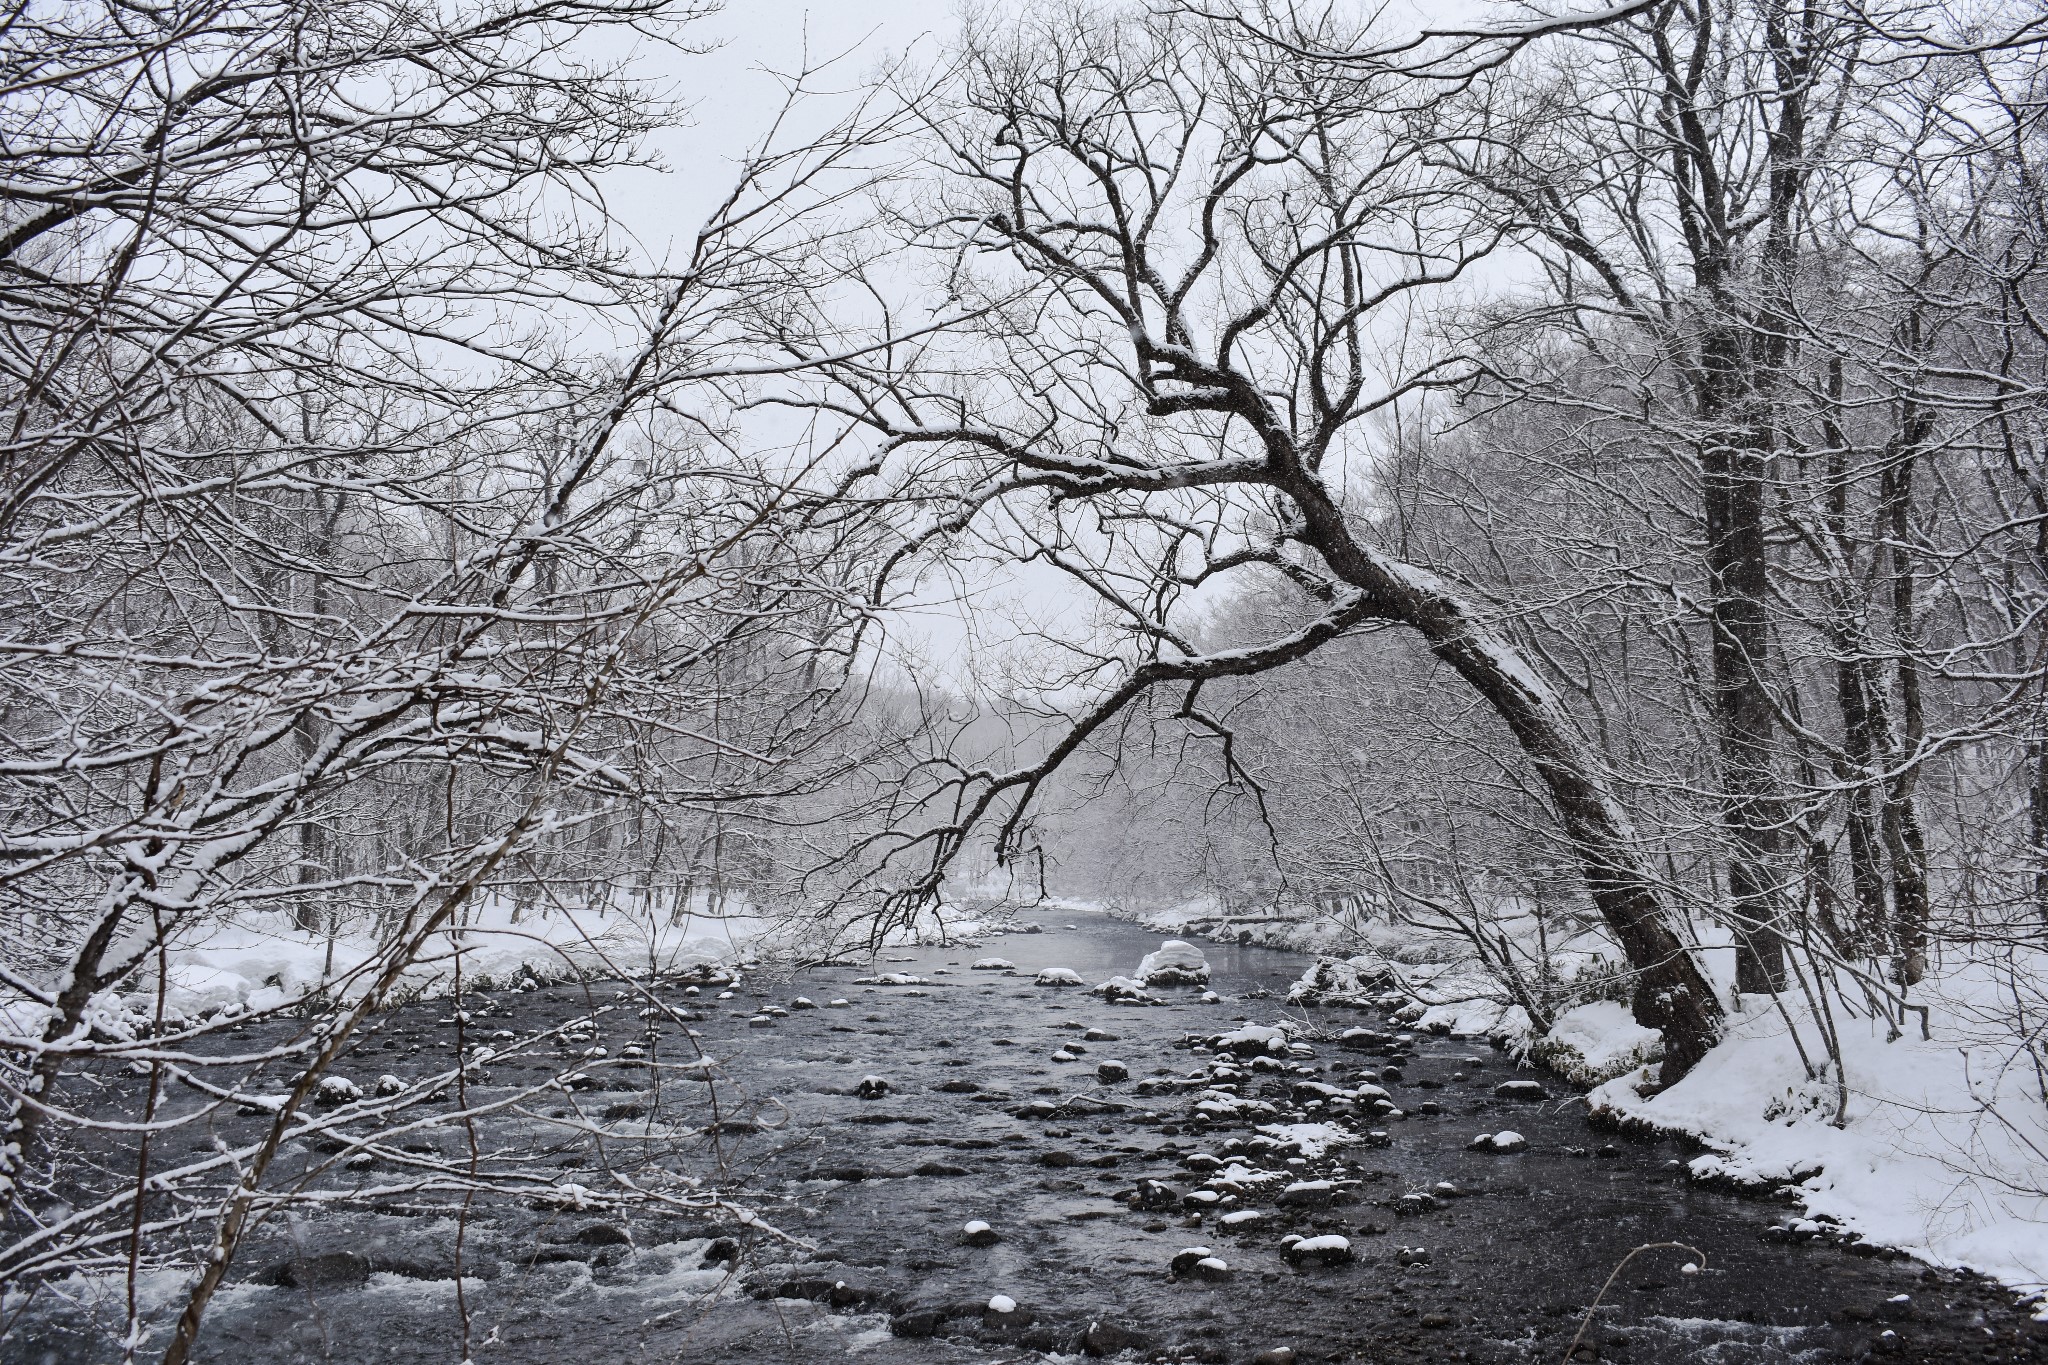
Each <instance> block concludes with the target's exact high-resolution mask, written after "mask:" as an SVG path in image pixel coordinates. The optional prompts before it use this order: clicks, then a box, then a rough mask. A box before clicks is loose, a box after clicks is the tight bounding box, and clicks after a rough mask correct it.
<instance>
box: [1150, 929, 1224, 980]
mask: <svg viewBox="0 0 2048 1365" xmlns="http://www.w3.org/2000/svg"><path fill="white" fill-rule="evenodd" d="M1136 975H1137V981H1138V984H1139V985H1141V986H1148V987H1159V986H1206V985H1208V984H1209V959H1208V958H1206V957H1204V956H1203V955H1202V950H1201V949H1200V948H1197V947H1196V946H1195V945H1194V944H1192V943H1188V942H1186V941H1185V940H1182V939H1177V938H1170V939H1168V940H1166V942H1164V943H1162V944H1160V945H1159V947H1158V949H1157V950H1156V951H1154V952H1150V953H1147V954H1145V959H1144V961H1142V962H1140V963H1139V964H1138V970H1137V974H1136Z"/></svg>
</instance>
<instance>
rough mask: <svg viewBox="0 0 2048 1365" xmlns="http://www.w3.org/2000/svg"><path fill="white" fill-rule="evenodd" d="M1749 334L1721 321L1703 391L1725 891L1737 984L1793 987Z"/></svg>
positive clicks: (1761, 453) (1760, 451)
mask: <svg viewBox="0 0 2048 1365" xmlns="http://www.w3.org/2000/svg"><path fill="white" fill-rule="evenodd" d="M1745 349H1746V348H1745V346H1744V342H1743V339H1742V338H1741V337H1740V336H1738V335H1736V334H1735V333H1734V332H1733V331H1732V329H1717V331H1716V333H1715V334H1714V335H1713V336H1711V337H1710V338H1709V340H1708V342H1707V345H1706V347H1705V348H1704V353H1703V359H1704V361H1705V364H1704V373H1705V376H1706V380H1705V384H1704V387H1703V392H1702V394H1701V411H1702V416H1703V417H1704V418H1705V419H1706V421H1707V424H1708V425H1707V438H1706V441H1705V443H1704V444H1703V446H1702V448H1701V451H1700V474H1701V490H1700V493H1701V507H1702V510H1703V511H1704V513H1705V515H1706V549H1705V555H1704V562H1705V567H1706V574H1707V596H1708V603H1709V606H1708V624H1709V627H1710V629H1711V630H1712V633H1713V640H1712V649H1711V652H1710V653H1711V659H1712V673H1713V677H1712V684H1711V687H1710V697H1709V700H1710V709H1711V714H1712V716H1713V720H1714V732H1715V740H1716V743H1717V747H1718V751H1719V758H1720V764H1721V820H1722V825H1723V828H1724V829H1725V831H1726V832H1727V835H1728V841H1729V858H1728V894H1729V901H1730V912H1731V918H1732V920H1733V927H1734V929H1735V935H1736V942H1735V988H1736V989H1737V990H1738V991H1743V992H1770V993H1775V992H1777V991H1780V990H1783V989H1784V987H1785V942H1784V936H1783V935H1784V930H1783V925H1782V920H1783V915H1784V907H1785V903H1786V896H1785V888H1786V869H1785V868H1784V867H1783V866H1782V864H1783V862H1784V859H1783V857H1782V852H1783V842H1784V841H1783V838H1782V834H1781V830H1782V824H1783V821H1782V809H1781V807H1782V802H1781V801H1780V800H1779V793H1778V783H1777V775H1776V773H1775V772H1774V770H1773V767H1772V762H1771V759H1772V748H1773V743H1772V742H1773V738H1774V735H1775V731H1776V728H1777V727H1776V722H1775V717H1774V714H1773V711H1772V708H1771V699H1770V694H1769V692H1768V691H1767V690H1766V684H1765V681H1764V660H1765V658H1766V653H1767V651H1768V649H1769V646H1770V615H1769V611H1768V609H1767V607H1766V605H1765V603H1766V600H1767V597H1768V594H1769V592H1770V566H1769V561H1768V558H1767V553H1766V548H1765V544H1766V543H1765V537H1764V509H1765V497H1764V492H1765V487H1766V482H1767V480H1768V477H1769V458H1770V457H1769V438H1768V435H1767V430H1766V429H1762V428H1761V424H1760V423H1759V422H1758V421H1756V420H1755V417H1754V414H1753V413H1747V412H1745V411H1744V409H1746V408H1751V407H1753V406H1755V403H1756V400H1755V399H1754V398H1753V397H1751V396H1748V395H1746V394H1745V392H1744V391H1745V390H1746V389H1747V388H1748V387H1749V385H1748V383H1747V381H1746V379H1745V378H1744V368H1745V362H1746V359H1747V358H1746V357H1745V356H1744V354H1743V352H1744V350H1745Z"/></svg>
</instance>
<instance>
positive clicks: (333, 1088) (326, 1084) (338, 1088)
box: [313, 1076, 363, 1104]
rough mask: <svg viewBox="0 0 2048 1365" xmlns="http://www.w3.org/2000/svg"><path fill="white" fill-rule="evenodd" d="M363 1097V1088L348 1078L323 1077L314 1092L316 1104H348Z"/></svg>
mask: <svg viewBox="0 0 2048 1365" xmlns="http://www.w3.org/2000/svg"><path fill="white" fill-rule="evenodd" d="M362 1097H363V1088H362V1087H361V1086H359V1085H357V1084H356V1083H355V1082H354V1081H352V1080H350V1079H349V1078H348V1077H346V1076H322V1077H321V1078H320V1085H319V1087H318V1088H317V1089H316V1090H315V1091H314V1092H313V1100H314V1102H315V1103H316V1104H347V1103H349V1102H350V1101H352V1100H359V1099H361V1098H362Z"/></svg>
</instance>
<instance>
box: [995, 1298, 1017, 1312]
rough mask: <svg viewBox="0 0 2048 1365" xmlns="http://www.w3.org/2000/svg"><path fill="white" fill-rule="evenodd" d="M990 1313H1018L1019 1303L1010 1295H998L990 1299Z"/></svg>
mask: <svg viewBox="0 0 2048 1365" xmlns="http://www.w3.org/2000/svg"><path fill="white" fill-rule="evenodd" d="M988 1311H989V1312H991V1313H1014V1312H1016V1311H1017V1301H1016V1300H1015V1299H1013V1298H1011V1297H1010V1296H1009V1295H1008V1294H997V1295H995V1296H993V1297H992V1298H990V1299H989V1301H988Z"/></svg>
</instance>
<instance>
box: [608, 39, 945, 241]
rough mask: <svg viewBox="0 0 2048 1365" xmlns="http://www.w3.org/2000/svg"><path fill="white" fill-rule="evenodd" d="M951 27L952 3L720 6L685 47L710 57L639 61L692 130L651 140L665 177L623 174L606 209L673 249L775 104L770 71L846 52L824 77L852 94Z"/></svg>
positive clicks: (778, 93)
mask: <svg viewBox="0 0 2048 1365" xmlns="http://www.w3.org/2000/svg"><path fill="white" fill-rule="evenodd" d="M956 22H957V21H956V15H955V11H954V8H953V4H952V0H924V3H919V2H918V0H838V2H837V3H819V0H727V4H726V8H725V9H724V10H723V11H722V12H721V13H719V14H716V15H713V16H712V17H711V18H709V19H707V20H704V21H703V22H701V23H698V24H696V25H693V26H692V27H691V28H690V29H689V31H688V32H689V36H690V38H691V39H692V41H694V42H697V43H700V44H701V43H712V42H715V43H717V44H718V45H719V46H718V47H717V48H716V50H714V51H711V52H708V53H705V54H704V55H702V56H680V57H679V56H676V55H674V54H668V53H661V54H655V55H652V56H650V57H648V58H647V59H646V61H647V72H648V74H650V75H653V74H658V75H659V76H660V77H662V78H665V79H668V80H671V81H672V82H673V86H674V93H675V94H676V95H677V96H678V97H679V98H681V99H683V100H684V101H686V102H687V103H689V104H690V105H691V106H692V108H693V109H694V111H695V112H694V119H693V126H691V127H689V128H685V129H681V130H678V131H676V132H674V133H671V134H668V135H665V136H664V137H662V138H660V139H659V140H658V141H657V142H656V144H655V148H656V150H657V151H658V152H659V153H660V155H661V156H662V158H663V159H664V160H665V161H666V162H667V163H668V170H667V172H666V173H664V174H658V175H637V174H636V175H623V176H619V177H616V178H615V179H614V180H613V181H612V182H611V183H610V184H608V185H607V192H608V193H609V194H610V195H611V196H612V204H613V207H614V208H615V209H616V210H617V211H618V212H619V214H620V216H621V217H622V218H623V219H624V220H625V221H626V222H627V223H628V224H629V225H630V226H631V228H632V229H633V231H634V232H635V233H636V234H637V235H638V236H639V237H640V239H641V241H642V242H643V243H644V244H645V245H646V246H647V248H648V250H649V251H650V252H652V253H653V254H655V255H661V254H663V253H664V248H665V246H667V245H668V244H670V243H674V244H676V245H677V246H680V245H681V244H682V243H683V242H684V241H685V240H686V239H687V238H688V236H689V235H690V234H691V233H692V232H694V231H695V230H696V227H697V225H698V223H699V222H700V221H702V219H703V217H704V215H705V214H706V213H708V212H709V211H710V209H711V207H712V206H713V205H714V204H715V203H716V202H717V201H718V200H719V199H720V198H721V197H722V196H723V195H724V193H725V191H726V189H727V188H728V187H729V186H730V185H731V183H732V179H733V164H734V161H735V160H736V158H738V157H739V156H740V155H741V154H743V153H744V152H745V151H746V150H747V149H748V148H749V147H751V146H753V145H754V144H755V143H756V142H757V141H758V140H759V139H760V138H761V136H762V134H763V133H765V132H766V131H767V129H768V127H769V126H770V124H771V123H772V122H773V120H774V118H775V116H776V112H777V110H778V109H779V108H780V107H781V104H782V87H781V85H780V84H779V83H778V82H777V81H776V79H775V78H774V77H773V76H772V75H770V74H769V73H770V72H771V71H792V70H795V69H797V68H798V67H799V66H800V65H801V64H802V63H803V61H804V56H805V53H806V51H808V52H809V54H810V56H811V59H812V61H813V62H816V61H819V60H822V59H823V58H825V57H839V56H840V55H841V54H846V55H845V57H844V58H843V60H841V61H840V62H839V63H838V65H837V66H835V67H834V68H833V70H832V73H831V77H830V78H828V80H829V84H830V86H831V88H835V89H840V90H852V89H853V88H855V87H856V86H858V85H859V84H860V83H861V82H862V81H863V80H864V79H865V78H867V77H869V76H871V75H872V74H874V72H875V71H876V69H877V68H878V67H879V66H880V65H881V64H882V62H883V61H884V59H885V58H887V57H889V56H891V55H893V54H897V53H901V52H904V51H906V50H910V49H913V48H915V47H916V46H917V45H919V44H920V42H922V43H923V44H924V46H925V47H926V48H928V49H929V48H931V47H932V46H933V44H935V43H936V42H937V41H938V40H940V39H943V38H945V37H947V36H949V35H950V34H951V33H952V32H953V29H954V27H955V24H956ZM820 117H823V112H822V109H821V112H820Z"/></svg>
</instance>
